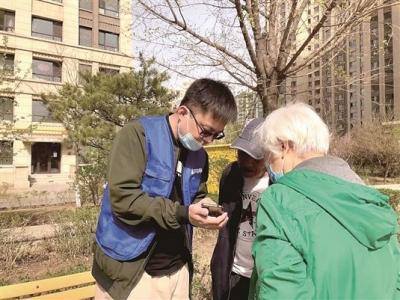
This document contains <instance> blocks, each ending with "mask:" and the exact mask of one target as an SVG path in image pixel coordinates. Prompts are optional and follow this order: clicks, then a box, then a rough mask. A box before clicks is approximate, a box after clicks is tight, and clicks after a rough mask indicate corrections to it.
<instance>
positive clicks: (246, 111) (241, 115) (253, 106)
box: [236, 92, 263, 126]
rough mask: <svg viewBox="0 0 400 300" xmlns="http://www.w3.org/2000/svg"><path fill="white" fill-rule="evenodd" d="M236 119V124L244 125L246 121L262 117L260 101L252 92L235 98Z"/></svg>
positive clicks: (243, 93)
mask: <svg viewBox="0 0 400 300" xmlns="http://www.w3.org/2000/svg"><path fill="white" fill-rule="evenodd" d="M236 102H237V108H238V117H237V121H236V122H237V123H238V124H240V125H243V126H244V125H245V124H246V122H247V121H249V120H251V119H254V118H258V117H262V116H263V107H262V103H261V101H260V99H259V98H258V97H257V95H256V93H254V92H242V93H240V94H239V95H237V96H236Z"/></svg>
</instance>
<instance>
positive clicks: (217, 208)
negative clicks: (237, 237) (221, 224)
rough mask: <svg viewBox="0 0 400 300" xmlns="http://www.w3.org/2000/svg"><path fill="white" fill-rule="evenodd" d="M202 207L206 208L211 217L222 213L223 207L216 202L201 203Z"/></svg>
mask: <svg viewBox="0 0 400 300" xmlns="http://www.w3.org/2000/svg"><path fill="white" fill-rule="evenodd" d="M201 207H202V208H207V209H208V215H209V216H211V217H218V216H220V215H222V214H223V213H224V209H223V207H222V206H221V205H218V204H216V203H202V204H201Z"/></svg>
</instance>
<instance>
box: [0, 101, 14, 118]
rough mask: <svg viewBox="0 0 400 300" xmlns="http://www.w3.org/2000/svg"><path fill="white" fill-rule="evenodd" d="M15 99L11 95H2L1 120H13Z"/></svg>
mask: <svg viewBox="0 0 400 300" xmlns="http://www.w3.org/2000/svg"><path fill="white" fill-rule="evenodd" d="M13 111H14V100H13V98H9V97H0V121H12V120H13Z"/></svg>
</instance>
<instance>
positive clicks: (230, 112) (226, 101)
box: [180, 78, 237, 123]
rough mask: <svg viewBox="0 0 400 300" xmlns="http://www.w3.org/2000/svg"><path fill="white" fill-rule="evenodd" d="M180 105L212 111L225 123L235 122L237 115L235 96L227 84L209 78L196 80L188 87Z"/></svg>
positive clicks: (213, 114)
mask: <svg viewBox="0 0 400 300" xmlns="http://www.w3.org/2000/svg"><path fill="white" fill-rule="evenodd" d="M180 105H185V106H187V107H189V108H190V109H194V110H196V109H197V110H200V111H201V112H202V113H211V114H212V117H213V118H214V119H216V120H220V121H222V122H224V123H228V122H234V121H236V117H237V108H236V102H235V97H234V96H233V94H232V92H231V91H230V89H229V88H228V86H227V85H225V84H224V83H222V82H220V81H216V80H213V79H209V78H201V79H197V80H195V81H194V82H193V83H192V84H191V85H190V86H189V88H188V89H187V91H186V93H185V96H184V97H183V99H182V101H181V103H180Z"/></svg>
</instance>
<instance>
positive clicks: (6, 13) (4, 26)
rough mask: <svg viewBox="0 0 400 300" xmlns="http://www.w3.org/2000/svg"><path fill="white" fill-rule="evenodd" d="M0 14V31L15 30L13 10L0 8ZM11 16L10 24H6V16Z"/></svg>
mask: <svg viewBox="0 0 400 300" xmlns="http://www.w3.org/2000/svg"><path fill="white" fill-rule="evenodd" d="M0 14H4V15H3V24H1V23H0V31H7V32H14V31H15V11H11V10H6V9H0ZM7 16H8V17H10V16H11V17H12V19H11V22H12V24H11V25H12V26H7V21H6V20H7V19H6V17H7Z"/></svg>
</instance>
